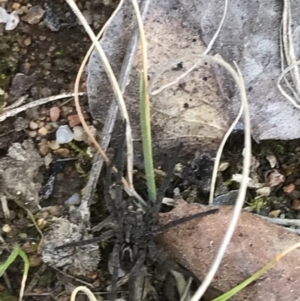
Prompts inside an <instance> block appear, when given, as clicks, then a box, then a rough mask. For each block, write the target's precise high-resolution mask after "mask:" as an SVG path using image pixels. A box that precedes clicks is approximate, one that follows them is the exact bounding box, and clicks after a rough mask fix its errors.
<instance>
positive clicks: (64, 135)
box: [56, 125, 74, 144]
mask: <svg viewBox="0 0 300 301" xmlns="http://www.w3.org/2000/svg"><path fill="white" fill-rule="evenodd" d="M73 137H74V134H73V132H72V131H71V129H70V128H69V127H68V126H67V125H61V126H60V127H59V128H58V130H57V131H56V142H57V143H58V144H64V143H69V142H71V141H72V140H73Z"/></svg>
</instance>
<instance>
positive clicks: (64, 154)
mask: <svg viewBox="0 0 300 301" xmlns="http://www.w3.org/2000/svg"><path fill="white" fill-rule="evenodd" d="M55 154H58V155H60V156H61V157H63V158H68V157H69V156H70V150H69V149H67V148H60V149H58V150H56V151H55Z"/></svg>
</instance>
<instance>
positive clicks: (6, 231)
mask: <svg viewBox="0 0 300 301" xmlns="http://www.w3.org/2000/svg"><path fill="white" fill-rule="evenodd" d="M2 231H3V232H4V233H8V232H10V231H11V227H10V225H9V224H5V225H4V226H3V227H2Z"/></svg>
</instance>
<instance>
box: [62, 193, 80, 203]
mask: <svg viewBox="0 0 300 301" xmlns="http://www.w3.org/2000/svg"><path fill="white" fill-rule="evenodd" d="M79 203H80V195H79V194H78V193H74V194H73V195H72V196H71V197H69V198H68V199H67V200H66V201H65V205H67V206H73V205H78V204H79Z"/></svg>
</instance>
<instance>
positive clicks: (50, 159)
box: [44, 153, 53, 166]
mask: <svg viewBox="0 0 300 301" xmlns="http://www.w3.org/2000/svg"><path fill="white" fill-rule="evenodd" d="M52 161H53V158H52V154H51V153H49V154H48V155H47V156H45V157H44V162H45V166H48V165H50V164H51V162H52Z"/></svg>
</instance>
